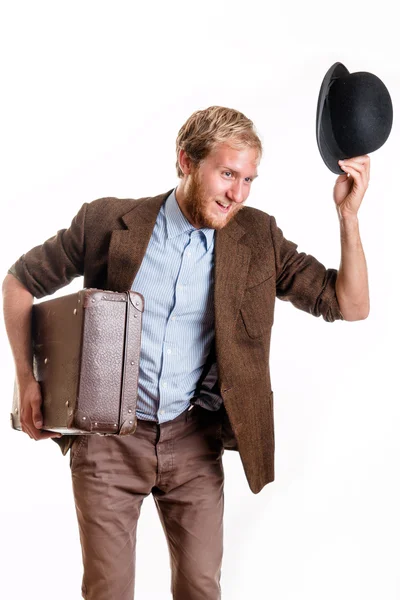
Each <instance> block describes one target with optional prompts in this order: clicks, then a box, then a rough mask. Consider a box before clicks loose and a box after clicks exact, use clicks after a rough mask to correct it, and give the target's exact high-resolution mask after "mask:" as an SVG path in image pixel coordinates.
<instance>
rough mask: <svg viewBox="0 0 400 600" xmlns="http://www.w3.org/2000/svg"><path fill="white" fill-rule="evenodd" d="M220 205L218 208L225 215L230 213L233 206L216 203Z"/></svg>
mask: <svg viewBox="0 0 400 600" xmlns="http://www.w3.org/2000/svg"><path fill="white" fill-rule="evenodd" d="M215 202H216V203H217V204H218V207H219V209H220V211H221V212H223V213H224V214H226V213H228V212H229V211H230V209H231V206H232V205H231V204H228V205H227V206H225V205H223V204H221V203H220V202H218V200H216V201H215Z"/></svg>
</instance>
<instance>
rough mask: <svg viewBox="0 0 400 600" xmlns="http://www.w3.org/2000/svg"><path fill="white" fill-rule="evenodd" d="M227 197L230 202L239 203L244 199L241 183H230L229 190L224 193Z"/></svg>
mask: <svg viewBox="0 0 400 600" xmlns="http://www.w3.org/2000/svg"><path fill="white" fill-rule="evenodd" d="M226 195H227V197H228V198H229V200H231V201H232V202H237V203H241V202H243V200H244V199H245V198H244V190H243V182H242V181H239V180H238V181H234V182H232V184H231V186H230V188H229V190H228V191H227V192H226Z"/></svg>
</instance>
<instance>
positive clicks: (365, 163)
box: [339, 156, 370, 188]
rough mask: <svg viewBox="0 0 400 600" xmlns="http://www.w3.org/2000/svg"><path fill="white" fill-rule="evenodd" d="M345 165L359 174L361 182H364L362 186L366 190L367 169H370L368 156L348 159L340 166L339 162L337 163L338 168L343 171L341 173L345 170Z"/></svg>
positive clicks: (367, 181)
mask: <svg viewBox="0 0 400 600" xmlns="http://www.w3.org/2000/svg"><path fill="white" fill-rule="evenodd" d="M361 159H365V160H362V161H361ZM346 165H348V166H349V167H353V169H355V170H356V171H358V172H359V173H361V175H362V180H363V181H364V185H365V187H366V188H367V187H368V183H369V168H370V160H369V156H360V157H356V158H349V159H346V160H345V161H343V163H342V164H340V161H339V166H340V167H341V168H342V169H343V171H345V170H346V169H345V168H344V167H345V166H346Z"/></svg>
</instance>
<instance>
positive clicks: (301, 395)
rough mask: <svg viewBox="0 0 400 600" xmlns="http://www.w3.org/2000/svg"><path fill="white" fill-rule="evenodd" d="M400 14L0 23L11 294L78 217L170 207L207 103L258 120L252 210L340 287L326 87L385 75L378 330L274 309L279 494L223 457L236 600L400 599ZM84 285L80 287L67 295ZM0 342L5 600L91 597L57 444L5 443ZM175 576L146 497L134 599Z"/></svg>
mask: <svg viewBox="0 0 400 600" xmlns="http://www.w3.org/2000/svg"><path fill="white" fill-rule="evenodd" d="M394 6H395V4H394V2H393V3H389V2H388V1H380V2H378V3H377V2H360V1H358V0H356V1H353V2H351V3H330V4H329V3H328V4H327V3H320V2H311V1H309V0H305V1H303V2H301V3H300V2H299V3H297V2H285V3H279V4H275V5H269V4H267V3H266V2H256V1H254V0H247V1H246V2H244V1H241V2H236V1H234V0H231V1H230V2H221V1H220V0H213V1H209V0H207V1H204V2H202V3H191V2H188V1H177V0H172V1H170V2H147V3H145V2H140V3H139V2H137V3H136V2H118V1H115V0H114V2H99V1H97V2H85V1H84V0H81V1H80V2H71V1H69V2H59V1H54V0H53V2H43V1H39V0H37V1H36V2H32V3H29V2H20V1H15V0H14V1H13V2H11V1H9V2H7V3H5V2H4V3H3V5H2V8H1V14H0V22H1V30H0V54H1V56H2V61H1V62H2V65H1V90H2V91H1V95H0V102H1V110H0V115H1V156H0V168H1V173H2V175H1V180H0V186H1V194H0V197H1V214H2V227H1V230H0V231H1V234H0V239H1V244H2V246H1V253H0V261H1V271H2V273H3V274H4V276H5V274H6V272H7V269H8V268H9V266H10V265H11V264H12V263H13V262H14V261H15V260H16V259H17V258H18V257H19V256H20V255H21V254H22V253H23V252H25V251H27V250H28V249H30V248H31V247H32V246H34V245H36V244H39V243H41V242H43V241H44V240H45V239H47V238H48V237H50V236H52V235H53V234H54V233H55V232H56V231H57V230H58V229H60V228H62V227H67V226H68V225H69V223H70V221H71V219H72V217H73V216H74V214H75V213H76V212H77V210H78V209H79V207H80V206H81V204H82V203H83V202H86V201H91V200H94V199H95V198H98V197H101V196H108V195H111V196H117V197H130V198H138V197H140V196H142V195H153V194H154V195H155V194H158V193H161V192H164V191H167V190H168V189H170V188H171V187H173V186H174V185H175V184H176V183H177V177H176V173H175V139H176V135H177V132H178V130H179V128H180V127H181V125H182V124H183V123H184V121H185V120H186V119H187V118H188V117H189V116H190V114H191V113H192V112H194V111H195V110H197V109H200V108H206V107H207V106H210V105H215V104H218V105H225V106H228V107H234V108H237V109H239V110H241V111H242V112H244V113H245V114H246V115H247V116H248V117H249V118H251V119H252V120H253V121H254V123H255V125H256V128H257V130H258V132H259V135H260V137H261V139H262V141H263V144H264V148H265V150H264V158H263V161H262V163H261V166H260V169H259V174H260V177H259V178H258V180H257V181H256V182H255V183H254V184H253V189H252V193H251V195H250V198H249V200H248V205H250V206H255V207H257V208H260V209H262V210H265V211H266V212H268V213H270V214H273V215H274V216H275V217H276V219H277V222H278V225H279V226H280V227H281V228H282V229H283V232H284V234H285V236H286V237H287V238H288V239H290V240H292V241H294V242H296V243H297V244H298V249H299V251H306V252H308V253H310V254H313V255H314V256H316V257H317V258H318V260H320V261H321V262H322V263H323V264H324V265H325V266H327V267H335V268H338V267H339V262H340V240H339V225H338V219H337V214H336V210H335V207H334V203H333V199H332V189H333V186H334V183H335V179H336V176H335V175H334V174H333V173H331V172H330V171H329V170H328V169H327V168H326V167H325V165H324V163H323V161H322V159H321V157H320V155H319V152H318V148H317V144H316V139H315V113H316V103H317V98H318V93H319V88H320V85H321V82H322V79H323V77H324V75H325V73H326V71H327V70H328V69H329V67H330V66H331V65H332V64H333V63H334V62H336V61H340V62H343V64H344V65H345V66H346V67H347V68H348V69H349V71H350V72H356V71H368V72H372V73H374V74H376V75H377V76H378V77H380V78H381V79H382V81H383V82H384V83H385V85H386V86H387V87H388V89H389V91H390V94H391V97H392V101H393V105H394V123H393V129H392V133H391V135H390V137H389V139H388V141H387V142H386V144H385V145H384V146H383V147H382V148H381V149H379V150H378V151H376V152H375V153H372V154H371V182H370V187H369V189H368V191H367V193H366V196H365V198H364V201H363V203H362V206H361V209H360V213H359V222H360V230H361V236H362V241H363V247H364V251H365V254H366V258H367V263H368V273H369V283H370V297H371V312H370V316H369V317H368V319H367V320H365V321H358V322H338V321H336V322H335V323H326V322H325V321H323V320H322V318H319V319H316V318H313V317H312V316H310V315H308V314H306V313H303V312H301V311H299V310H296V309H295V308H294V307H293V306H292V305H290V304H286V303H283V302H280V301H277V302H276V314H275V323H274V327H273V333H272V345H271V353H272V356H271V371H272V388H273V390H274V395H275V426H276V479H275V482H273V483H271V484H269V485H267V486H266V487H265V488H264V489H263V491H262V492H261V493H260V494H258V495H254V494H252V493H251V491H250V489H249V487H248V485H247V482H246V479H245V476H244V472H243V470H242V466H241V463H240V459H239V456H238V454H236V453H232V452H227V451H226V452H225V455H224V466H225V474H226V511H225V554H224V563H223V575H222V589H223V598H225V599H226V600H239V599H240V600H242V599H243V598H260V597H261V598H269V599H271V600H306V599H307V600H321V598H323V599H324V600H337V599H338V598H340V599H341V600H376V599H377V598H383V599H385V600H395V599H398V598H400V578H399V559H400V548H399V545H400V542H399V539H400V518H399V510H398V508H399V506H400V492H399V479H400V473H399V469H398V457H399V453H400V442H399V438H400V436H399V435H398V430H399V424H400V419H399V417H400V409H399V400H400V398H399V391H398V390H399V386H398V357H399V353H398V339H399V319H398V314H399V307H398V298H399V295H398V291H399V284H398V277H397V272H398V264H399V259H398V256H399V253H398V220H399V216H400V212H399V207H398V201H399V193H398V185H397V177H398V172H399V147H400V139H399V129H398V126H397V123H398V121H397V107H398V106H399V94H400V75H399V69H398V56H399V42H398V39H399V38H398V22H397V19H396V18H394ZM81 286H82V279H80V280H76V281H74V282H73V283H72V284H71V285H70V286H69V287H68V288H64V289H62V290H60V291H59V292H57V294H65V293H71V292H73V291H77V290H78V289H80V287H81ZM1 333H2V335H1V363H0V364H1V379H2V396H3V402H2V409H1V419H0V445H1V448H0V451H1V465H2V467H1V468H2V473H1V480H2V491H1V496H0V498H1V523H0V528H1V529H0V530H1V538H2V541H1V550H0V551H1V561H0V564H1V570H2V575H1V591H0V594H1V596H2V597H4V598H10V599H14V598H15V599H23V598H24V599H25V598H31V599H39V598H40V599H41V600H46V599H49V600H50V599H53V598H55V597H57V598H58V600H67V599H68V600H71V599H79V598H80V582H81V558H80V545H79V539H78V528H77V523H76V517H75V508H74V503H73V496H72V491H71V485H70V474H69V465H68V458H64V457H62V455H61V453H60V451H59V449H58V447H57V446H56V444H54V443H53V442H51V441H45V442H40V443H36V442H33V441H31V440H30V439H29V438H28V437H27V436H25V435H24V434H22V433H19V432H14V431H12V430H11V428H10V426H9V412H10V408H11V399H12V389H13V379H14V372H13V369H14V367H13V362H12V357H11V351H10V349H9V347H8V343H7V339H6V335H5V330H4V326H3V325H2V332H1ZM243 400H244V402H245V399H243ZM169 577H170V572H169V558H168V551H167V546H166V542H165V539H164V534H163V533H162V528H161V524H160V523H159V521H158V516H157V513H156V510H155V507H154V505H153V501H152V499H151V498H150V497H149V498H148V499H147V501H145V503H144V505H143V510H142V516H141V519H140V521H139V530H138V549H137V583H136V591H137V592H136V597H137V598H138V599H139V600H150V599H152V600H164V599H168V598H170V597H171V596H170V593H169ZM110 600H111V599H110ZM112 600H118V599H112Z"/></svg>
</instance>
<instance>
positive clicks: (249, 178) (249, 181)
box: [245, 177, 253, 183]
mask: <svg viewBox="0 0 400 600" xmlns="http://www.w3.org/2000/svg"><path fill="white" fill-rule="evenodd" d="M245 180H246V181H247V182H248V183H251V182H252V181H253V178H252V177H245Z"/></svg>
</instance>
